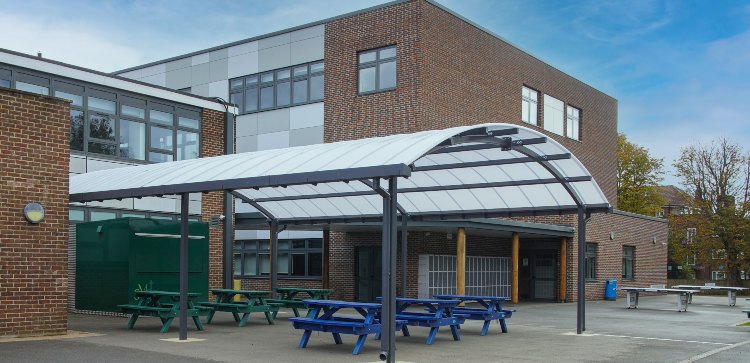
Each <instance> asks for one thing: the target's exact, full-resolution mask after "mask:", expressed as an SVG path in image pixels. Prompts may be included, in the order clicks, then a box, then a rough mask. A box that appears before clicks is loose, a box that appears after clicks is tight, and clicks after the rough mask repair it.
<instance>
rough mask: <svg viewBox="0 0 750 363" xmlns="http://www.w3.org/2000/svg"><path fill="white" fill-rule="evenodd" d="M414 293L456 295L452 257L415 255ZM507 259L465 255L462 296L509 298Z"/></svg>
mask: <svg viewBox="0 0 750 363" xmlns="http://www.w3.org/2000/svg"><path fill="white" fill-rule="evenodd" d="M418 276H419V280H418V294H419V297H420V298H430V297H432V296H433V295H435V294H455V293H456V256H450V255H419V273H418ZM510 285H511V262H510V257H483V256H466V295H479V296H510V287H511V286H510Z"/></svg>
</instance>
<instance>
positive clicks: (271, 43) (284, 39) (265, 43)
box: [258, 33, 291, 49]
mask: <svg viewBox="0 0 750 363" xmlns="http://www.w3.org/2000/svg"><path fill="white" fill-rule="evenodd" d="M289 42H291V37H290V33H284V34H279V35H276V36H273V37H270V38H264V39H260V40H258V49H266V48H273V47H278V46H279V45H282V44H289Z"/></svg>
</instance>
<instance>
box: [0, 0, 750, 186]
mask: <svg viewBox="0 0 750 363" xmlns="http://www.w3.org/2000/svg"><path fill="white" fill-rule="evenodd" d="M383 2H384V1H365V0H338V1H334V0H293V1H292V0H276V1H268V0H265V1H242V0H240V1H236V0H234V1H200V0H193V1H158V0H147V1H101V0H98V1H82V0H66V1H52V0H49V1H36V0H23V1H18V0H4V1H1V2H0V34H1V35H0V48H6V49H11V50H15V51H20V52H24V53H30V54H36V52H37V51H41V52H43V54H44V56H45V57H47V58H51V59H55V60H59V61H63V62H67V63H72V64H75V65H79V66H83V67H88V68H93V69H96V70H101V71H105V72H110V71H114V70H119V69H124V68H128V67H132V66H136V65H139V64H144V63H148V62H152V61H156V60H160V59H164V58H168V57H172V56H176V55H181V54H184V53H189V52H192V51H196V50H200V49H204V48H208V47H212V46H216V45H220V44H224V43H229V42H232V41H236V40H240V39H244V38H249V37H252V36H256V35H260V34H265V33H269V32H273V31H276V30H281V29H284V28H288V27H292V26H296V25H301V24H304V23H308V22H312V21H316V20H321V19H325V18H327V17H331V16H336V15H340V14H343V13H346V12H350V11H354V10H358V9H362V8H365V7H368V6H372V5H377V4H379V3H383ZM439 2H440V3H442V4H443V5H446V6H447V7H449V8H451V9H453V10H454V11H456V12H458V13H459V14H461V15H463V16H464V17H466V18H469V19H470V20H472V21H474V22H476V23H478V24H479V25H481V26H483V27H485V28H488V29H489V30H491V31H493V32H495V33H496V34H498V35H500V36H502V37H504V38H505V39H507V40H509V41H510V42H512V43H514V44H515V45H517V46H519V47H520V48H522V49H524V50H526V51H528V52H530V53H532V54H534V55H536V56H537V57H539V58H541V59H542V60H545V61H546V62H548V63H550V64H552V65H553V66H555V67H557V68H559V69H561V70H563V71H565V72H567V73H569V74H571V75H572V76H574V77H576V78H578V79H580V80H582V81H584V82H586V83H588V84H590V85H592V86H594V87H596V88H598V89H600V90H602V91H603V92H605V93H607V94H609V95H611V96H613V97H615V98H616V99H617V100H618V102H619V129H620V131H622V132H625V134H627V136H628V137H629V138H630V139H631V140H632V141H634V142H636V143H638V144H640V145H643V146H646V147H647V148H649V149H650V150H651V152H652V154H654V155H656V156H658V157H660V158H664V160H665V164H666V165H671V164H672V161H673V160H674V158H676V157H677V156H678V155H679V148H680V147H682V146H685V145H689V144H691V143H696V142H705V141H708V140H710V139H712V138H715V137H719V136H726V137H729V138H731V139H732V140H734V141H736V142H738V143H741V144H746V143H747V142H748V140H749V139H750V137H749V136H750V113H749V112H748V108H750V87H749V86H748V85H749V84H750V3H748V2H747V1H729V0H723V1H700V0H696V1H689V0H682V1H656V0H653V1H652V0H648V1H647V0H634V1H619V0H618V1H605V0H579V1H559V0H554V1H552V0H550V1H542V0H503V1H492V0H440V1H439ZM519 97H520V96H519ZM498 121H503V120H498ZM583 122H586V120H585V114H584V121H583ZM583 137H584V138H585V135H583ZM584 142H585V141H584ZM669 170H670V171H671V168H669ZM666 182H668V183H675V182H676V180H675V179H674V178H673V177H671V176H668V177H667V180H666Z"/></svg>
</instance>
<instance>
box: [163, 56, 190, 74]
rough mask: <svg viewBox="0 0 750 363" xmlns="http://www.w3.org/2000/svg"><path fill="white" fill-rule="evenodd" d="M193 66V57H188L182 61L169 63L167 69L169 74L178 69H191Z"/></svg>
mask: <svg viewBox="0 0 750 363" xmlns="http://www.w3.org/2000/svg"><path fill="white" fill-rule="evenodd" d="M192 65H193V59H192V57H187V58H182V59H178V60H174V61H171V62H169V63H167V65H166V67H167V72H169V71H174V70H177V69H182V68H186V67H190V66H192Z"/></svg>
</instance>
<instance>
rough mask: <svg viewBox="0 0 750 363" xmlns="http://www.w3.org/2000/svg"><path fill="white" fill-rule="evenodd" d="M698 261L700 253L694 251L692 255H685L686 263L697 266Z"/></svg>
mask: <svg viewBox="0 0 750 363" xmlns="http://www.w3.org/2000/svg"><path fill="white" fill-rule="evenodd" d="M697 261H698V255H697V254H696V253H693V254H692V255H690V254H689V253H688V254H687V256H685V263H687V264H688V265H690V266H695V265H696V264H697Z"/></svg>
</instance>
